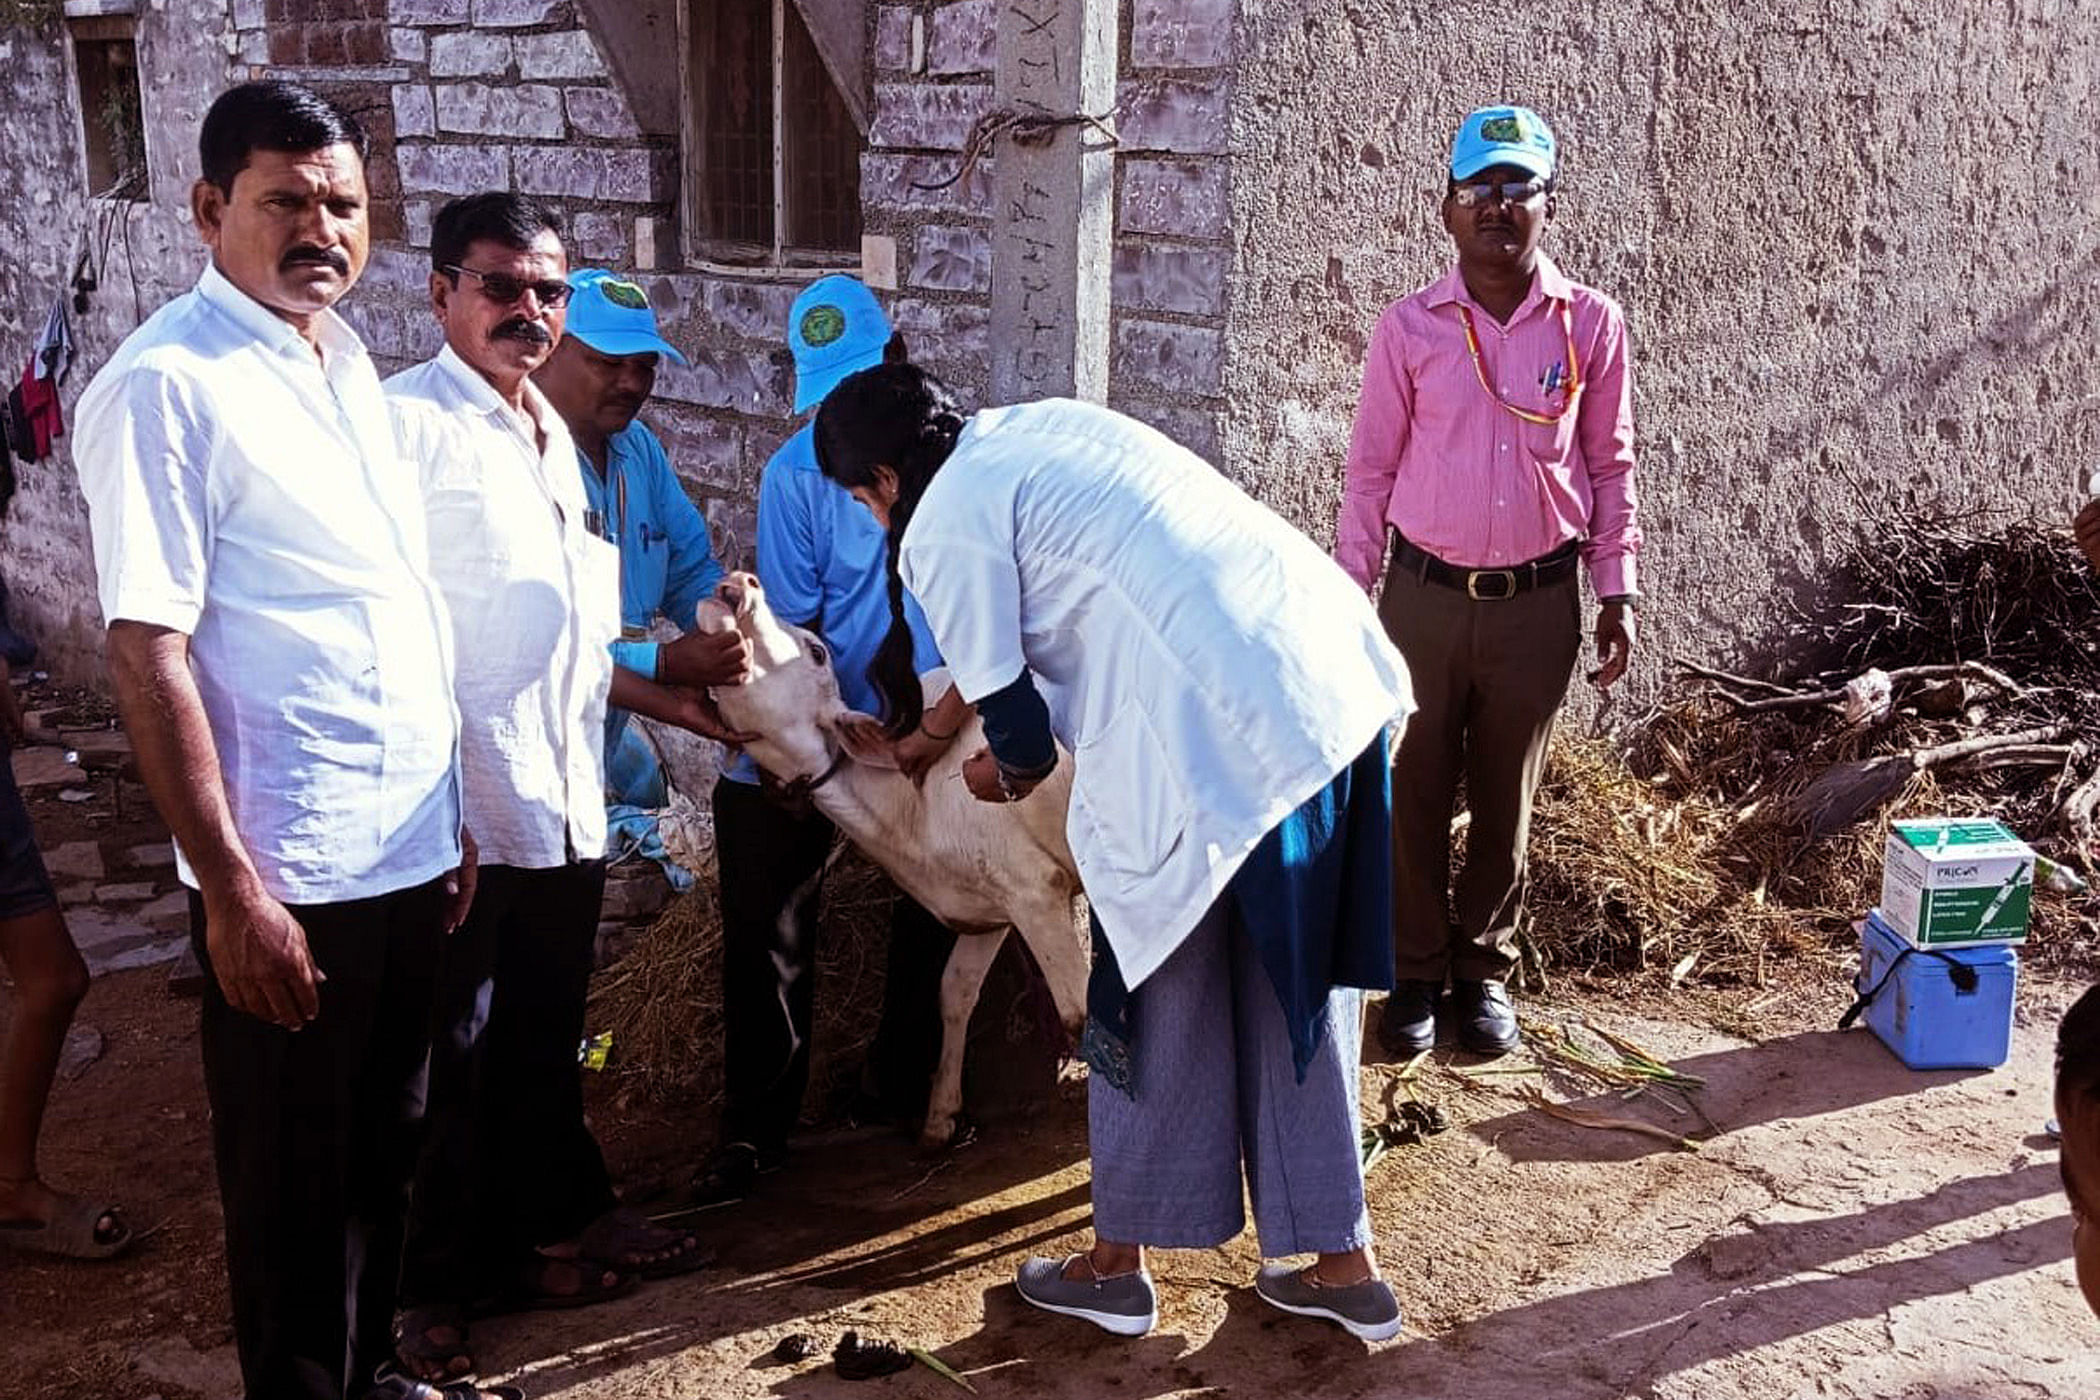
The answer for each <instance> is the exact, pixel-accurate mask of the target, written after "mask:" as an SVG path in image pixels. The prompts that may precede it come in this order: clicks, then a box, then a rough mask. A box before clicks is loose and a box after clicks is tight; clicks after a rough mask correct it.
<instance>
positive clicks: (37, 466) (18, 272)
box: [0, 0, 232, 683]
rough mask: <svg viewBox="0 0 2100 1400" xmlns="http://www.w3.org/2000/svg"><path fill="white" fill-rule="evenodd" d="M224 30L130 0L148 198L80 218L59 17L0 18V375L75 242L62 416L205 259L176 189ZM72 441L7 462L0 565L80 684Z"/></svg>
mask: <svg viewBox="0 0 2100 1400" xmlns="http://www.w3.org/2000/svg"><path fill="white" fill-rule="evenodd" d="M53 8H54V9H56V8H57V7H56V6H55V5H54V6H53ZM231 38H232V35H231V31H230V28H229V25H228V18H227V10H226V5H225V4H224V3H223V0H144V3H141V4H140V6H139V14H138V45H139V49H140V52H141V54H142V55H143V54H145V53H147V52H151V53H152V54H153V55H154V61H153V62H152V63H151V64H150V65H147V64H142V70H141V84H140V87H141V91H140V102H141V106H142V108H143V115H144V119H145V129H146V140H147V168H148V171H149V174H150V177H151V182H152V197H151V199H149V200H146V201H143V202H135V203H134V202H124V203H119V204H102V205H99V207H100V208H101V209H102V210H103V211H104V212H105V213H106V215H107V216H108V217H106V218H92V219H91V217H90V215H91V212H92V210H91V208H90V205H89V201H88V199H87V194H88V193H89V192H88V190H87V189H86V181H87V174H86V170H85V167H84V164H83V159H82V155H81V140H80V120H81V118H80V107H79V101H78V97H77V92H78V88H77V85H76V83H75V80H74V77H73V73H72V69H71V62H72V59H71V49H70V46H69V44H68V42H67V40H66V37H65V34H64V30H63V28H62V27H61V26H60V25H58V24H56V23H52V24H48V25H43V26H37V27H12V28H5V29H0V91H5V92H6V93H7V110H6V116H5V128H4V129H5V133H6V137H7V142H6V148H7V149H6V155H5V158H4V165H0V168H4V169H5V171H6V182H5V191H6V197H5V198H4V199H0V353H4V355H5V357H6V358H5V359H4V360H0V376H4V379H5V383H6V385H7V386H8V387H11V386H12V385H13V384H14V383H15V382H16V381H17V380H19V379H20V377H21V374H22V369H23V366H24V365H25V364H26V362H27V360H28V357H29V350H30V344H31V341H32V340H33V338H34V337H35V336H36V334H37V333H38V331H39V330H40V329H41V328H42V326H43V323H44V315H45V313H46V312H47V311H48V310H49V309H50V306H51V303H52V301H53V300H54V299H55V298H57V297H58V296H59V295H61V294H62V293H64V292H66V291H67V290H68V281H69V277H70V274H71V271H72V267H71V262H72V259H73V258H74V257H75V256H76V255H77V253H78V252H79V251H80V249H81V248H83V247H86V248H87V249H88V250H89V253H90V262H91V266H92V268H93V270H94V274H95V277H96V280H97V282H98V283H99V286H98V288H97V290H96V291H95V292H94V293H92V294H91V297H90V300H89V305H88V310H87V312H86V313H85V314H78V315H73V316H72V318H71V319H72V329H73V336H74V339H75V342H76V345H77V349H78V354H77V357H76V359H75V361H74V367H73V372H72V374H71V376H70V377H69V378H68V379H67V380H66V382H65V384H64V385H63V386H62V388H61V405H62V409H63V412H64V414H65V419H66V422H67V424H68V425H69V426H70V424H71V423H72V411H73V405H74V403H75V402H76V401H77V400H78V399H79V397H80V392H81V390H83V389H85V388H86V387H87V384H88V380H89V379H90V378H91V377H92V376H93V373H94V371H95V369H96V368H97V367H98V366H100V365H101V363H102V362H103V361H104V360H105V359H107V358H108V357H109V354H110V352H111V351H112V350H114V349H115V348H116V346H117V344H118V342H120V341H121V340H122V339H123V338H124V337H125V336H126V335H128V334H129V333H130V332H131V330H132V328H133V327H134V326H136V325H137V324H138V322H139V320H140V319H141V315H142V313H143V314H144V315H151V314H152V312H153V310H154V308H156V307H158V306H159V305H160V304H161V303H162V302H164V301H166V300H167V299H168V298H169V297H171V296H174V295H176V294H177V293H178V292H181V291H183V290H185V289H186V288H187V287H188V286H189V285H190V283H191V282H193V281H194V280H195V279H196V276H197V273H198V272H199V270H201V269H202V267H203V266H204V252H203V248H202V246H201V245H200V244H198V242H197V240H196V236H195V234H194V232H193V230H192V229H191V227H190V223H189V216H188V212H187V211H188V205H189V198H188V193H189V187H190V184H191V182H192V181H194V180H195V179H196V177H197V153H196V138H197V126H198V123H199V122H200V121H201V120H202V119H203V115H204V108H205V106H206V105H207V104H208V103H209V102H210V101H211V99H212V97H213V96H215V95H216V94H217V93H218V91H219V90H220V89H221V88H223V87H225V86H226V84H227V82H228V74H229V73H230V72H231V71H232V66H231V65H232V54H231V47H232V45H231ZM68 311H69V313H70V312H71V307H70V305H69V306H68ZM71 447H72V439H71V438H70V437H66V438H61V439H59V440H58V442H57V443H56V444H55V446H54V451H53V453H52V455H51V456H49V457H46V458H45V459H44V460H43V461H41V462H35V463H19V462H18V463H17V464H16V468H15V470H16V476H17V479H18V486H17V489H16V493H15V498H14V501H13V503H12V504H11V505H10V507H9V509H8V513H7V517H6V519H5V521H4V522H0V574H4V575H5V577H6V579H7V583H8V586H9V589H10V592H11V595H12V596H11V599H10V608H11V613H12V616H13V618H14V619H15V621H16V622H17V623H18V624H19V625H21V626H22V627H23V629H24V630H25V631H26V632H28V633H29V635H30V636H32V637H34V638H35V639H36V641H37V642H38V644H39V645H40V646H41V647H42V649H43V655H42V658H41V660H40V662H39V664H40V665H41V666H44V667H46V668H48V669H49V670H51V671H52V672H53V673H54V674H57V675H60V676H62V677H64V678H66V679H68V680H71V681H75V682H80V683H93V682H95V681H97V680H98V679H99V678H100V676H101V666H102V658H101V638H102V622H101V610H100V608H99V607H98V606H97V605H96V602H95V569H94V556H93V552H92V550H91V548H90V546H89V542H88V534H87V508H86V506H85V505H84V504H83V502H82V501H81V498H80V490H79V486H78V483H77V478H76V477H75V474H74V469H73V458H72V452H71Z"/></svg>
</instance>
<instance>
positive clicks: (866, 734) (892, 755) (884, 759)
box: [837, 710, 897, 768]
mask: <svg viewBox="0 0 2100 1400" xmlns="http://www.w3.org/2000/svg"><path fill="white" fill-rule="evenodd" d="M837 728H838V734H839V742H840V743H842V744H844V745H845V746H846V752H847V753H850V754H852V755H853V757H854V759H855V760H856V761H857V762H860V763H865V764H867V765H868V766H869V767H870V768H895V767H897V751H896V749H895V747H894V746H893V745H892V744H891V741H890V736H889V731H887V730H885V729H884V728H883V727H882V721H881V720H879V719H877V718H875V716H873V715H865V714H862V713H861V712H860V711H859V710H848V711H846V712H845V713H844V714H842V715H840V716H839V717H838V720H837Z"/></svg>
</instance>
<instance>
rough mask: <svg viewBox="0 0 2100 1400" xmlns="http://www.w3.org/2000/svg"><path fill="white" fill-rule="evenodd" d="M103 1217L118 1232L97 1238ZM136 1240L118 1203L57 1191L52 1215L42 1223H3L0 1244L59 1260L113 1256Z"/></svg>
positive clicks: (1, 1224) (1, 1223)
mask: <svg viewBox="0 0 2100 1400" xmlns="http://www.w3.org/2000/svg"><path fill="white" fill-rule="evenodd" d="M104 1216H108V1217H109V1219H110V1220H111V1221H112V1222H113V1223H114V1224H115V1225H116V1234H115V1235H114V1236H112V1237H111V1238H109V1239H106V1240H98V1239H96V1238H95V1226H96V1225H97V1224H98V1223H99V1222H100V1221H101V1220H102V1218H103V1217H104ZM134 1239H135V1236H134V1235H133V1234H132V1232H131V1227H130V1226H129V1225H127V1224H125V1223H124V1215H123V1213H122V1212H121V1211H119V1210H118V1209H117V1208H116V1207H115V1206H113V1205H96V1204H95V1203H94V1202H92V1201H86V1200H83V1199H81V1198H80V1197H78V1196H68V1195H65V1194H63V1193H58V1204H57V1206H56V1208H55V1209H53V1211H52V1212H51V1218H50V1219H49V1220H46V1221H45V1222H43V1223H42V1224H41V1225H39V1224H38V1223H37V1222H36V1221H34V1220H11V1221H4V1222H0V1245H6V1246H10V1247H12V1248H15V1249H19V1250H24V1251H27V1252H28V1253H31V1254H49V1255H53V1256H55V1257H57V1258H60V1259H113V1258H115V1257H116V1256H117V1255H119V1254H122V1253H123V1252H124V1251H125V1250H127V1249H129V1248H130V1247H131V1245H132V1243H133V1241H134Z"/></svg>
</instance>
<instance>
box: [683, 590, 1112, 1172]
mask: <svg viewBox="0 0 2100 1400" xmlns="http://www.w3.org/2000/svg"><path fill="white" fill-rule="evenodd" d="M695 622H696V625H697V626H698V628H699V629H700V630H701V631H703V632H716V631H726V630H728V629H730V628H737V629H740V630H741V631H742V632H743V634H744V635H745V637H747V638H748V639H749V640H750V642H751V679H750V680H749V681H748V682H746V683H745V684H743V685H738V686H718V687H716V688H715V690H714V698H715V703H716V704H717V706H719V707H720V709H721V711H722V717H723V718H724V719H725V720H727V721H728V722H729V723H730V724H731V725H732V726H733V727H735V728H737V729H740V730H743V731H745V732H747V733H752V734H757V735H759V736H760V737H759V738H757V739H755V740H753V741H752V742H751V743H750V745H749V749H750V752H751V756H752V757H753V758H754V759H756V760H757V762H758V764H759V766H760V767H762V768H764V769H765V770H766V772H767V773H769V774H771V775H772V776H773V777H774V778H775V779H777V780H779V781H780V782H781V783H782V784H784V785H785V786H786V787H787V788H788V789H789V791H790V792H796V793H806V794H807V796H808V798H809V800H810V802H811V803H812V804H814V805H815V807H816V808H817V810H818V811H820V812H822V813H823V814H824V815H825V816H827V817H829V818H830V819H831V820H832V821H833V822H834V823H836V824H837V826H838V828H839V829H840V830H841V831H843V832H845V833H846V836H847V838H848V839H849V840H851V841H852V842H853V844H854V845H856V846H858V847H860V849H861V850H863V851H865V852H866V853H867V854H868V856H869V857H870V858H871V859H873V860H874V861H875V862H876V863H877V864H878V865H880V866H881V867H882V868H883V869H884V870H886V871H888V872H889V874H890V876H891V878H892V879H894V880H895V881H896V882H897V884H898V885H899V886H901V887H902V888H903V889H904V890H905V891H906V892H907V893H908V894H910V895H911V897H912V898H914V899H916V900H918V901H919V903H920V904H922V905H924V906H925V907H926V908H927V909H928V910H930V911H932V913H933V914H934V916H935V917H936V918H938V919H940V921H941V922H942V923H944V924H946V925H947V926H948V927H950V928H952V929H954V930H955V931H956V933H957V934H958V935H960V936H959V937H957V938H956V940H955V952H954V953H953V954H952V955H951V956H950V957H949V959H948V966H947V969H946V971H945V972H943V973H942V975H941V1059H940V1065H939V1067H938V1068H937V1069H936V1070H935V1071H934V1078H933V1090H932V1093H931V1094H930V1095H929V1097H928V1100H927V1108H926V1123H925V1127H924V1128H923V1130H922V1131H921V1133H920V1141H921V1142H922V1143H923V1144H925V1145H927V1146H929V1147H937V1146H941V1145H943V1144H946V1143H947V1142H949V1141H950V1140H951V1139H952V1138H953V1137H954V1135H955V1125H956V1114H957V1113H958V1112H960V1111H961V1108H962V1061H963V1042H964V1039H965V1033H966V1032H967V1031H968V1029H969V1025H970V1013H971V1011H972V1010H973V1009H974V1008H975V1007H976V1005H977V995H978V992H979V991H980V990H981V989H982V988H983V985H984V977H985V973H986V972H987V971H989V970H990V968H991V965H992V959H993V958H994V957H996V956H997V955H998V952H999V946H1000V944H1001V943H1003V942H1004V941H1005V939H1006V931H1007V929H1009V928H1013V929H1015V930H1018V931H1019V933H1020V935H1021V940H1022V942H1024V943H1026V944H1027V945H1028V951H1029V952H1031V953H1033V954H1034V955H1035V962H1036V966H1037V967H1039V968H1041V969H1042V971H1043V977H1044V979H1045V980H1046V981H1047V982H1048V983H1049V985H1050V995H1051V996H1052V998H1054V999H1055V1001H1056V1003H1057V1011H1058V1015H1059V1016H1060V1017H1061V1018H1062V1019H1063V1021H1064V1025H1065V1029H1066V1031H1067V1032H1068V1033H1070V1034H1072V1035H1074V1036H1076V1035H1077V1034H1078V1032H1079V1027H1080V1023H1081V1021H1082V1020H1083V1019H1084V1017H1085V1014H1086V977H1087V958H1086V944H1085V942H1084V933H1085V928H1086V925H1085V923H1084V922H1083V920H1081V919H1078V918H1075V909H1074V904H1073V900H1074V897H1075V896H1076V895H1078V894H1079V872H1078V870H1077V868H1076V867H1075V866H1074V865H1073V863H1072V850H1071V847H1070V846H1069V845H1068V844H1067V843H1066V840H1065V807H1066V804H1067V803H1068V802H1069V801H1070V799H1071V795H1072V760H1071V758H1070V756H1069V755H1064V754H1060V756H1059V763H1058V766H1057V769H1056V771H1055V772H1053V773H1052V774H1051V776H1050V777H1049V778H1048V779H1046V780H1045V781H1044V782H1043V783H1042V784H1041V785H1040V786H1039V787H1037V788H1036V789H1035V790H1034V791H1033V792H1031V793H1029V794H1028V796H1027V797H1025V798H1023V799H1022V800H1021V801H1019V802H1015V803H1009V804H995V803H986V802H979V801H978V800H977V799H976V798H974V797H972V796H970V793H969V789H967V788H965V787H964V786H963V781H962V765H963V760H964V759H966V758H968V757H969V756H970V755H971V754H972V753H974V752H976V751H977V750H978V749H979V748H982V747H983V745H984V730H983V727H982V726H981V725H980V724H979V723H978V721H977V719H976V717H975V716H974V715H973V716H971V718H970V719H969V720H968V722H967V723H966V724H965V726H964V728H963V730H962V732H961V733H960V734H959V735H958V736H957V737H956V741H955V742H954V743H953V744H952V745H950V746H949V748H948V751H947V752H946V753H945V754H943V755H942V756H941V758H940V760H939V761H938V762H936V763H935V764H934V766H933V768H932V769H931V771H929V772H928V773H927V774H926V776H925V780H924V783H923V785H915V784H913V782H912V781H911V779H909V778H907V777H905V776H904V774H903V773H901V772H899V771H898V770H897V768H896V766H895V764H894V763H888V762H885V761H884V760H885V759H886V757H887V754H886V751H885V750H882V749H881V748H880V747H879V746H876V747H874V748H870V747H869V746H868V745H866V744H864V743H860V742H856V741H855V739H854V738H853V736H852V734H851V730H852V728H853V726H854V724H855V723H856V722H858V721H866V720H867V716H865V715H860V714H856V713H855V712H853V711H851V710H848V709H847V708H846V704H845V701H844V700H842V699H841V698H840V696H839V687H838V678H837V677H836V676H834V675H833V674H832V671H831V657H830V655H829V652H828V650H827V648H826V647H825V645H824V643H823V642H822V641H821V640H820V639H819V638H818V637H817V636H815V635H814V634H813V633H811V632H808V631H806V630H804V629H803V628H800V627H792V626H789V625H787V624H786V623H783V622H781V621H780V619H779V618H777V617H775V616H774V615H773V610H772V609H771V608H769V607H767V606H766V600H765V594H764V591H763V590H762V589H761V588H760V587H759V583H758V580H757V579H756V578H754V577H753V576H752V575H750V574H747V573H734V574H731V575H729V576H728V577H727V578H725V579H724V580H723V581H722V583H721V584H720V586H719V587H718V588H717V590H716V594H715V596H714V597H712V598H708V599H705V600H703V601H702V602H701V604H700V607H699V613H698V617H697V618H696V619H695ZM940 679H941V680H945V677H941V678H940ZM932 698H933V695H932V694H931V693H929V695H928V700H929V702H930V701H931V700H932Z"/></svg>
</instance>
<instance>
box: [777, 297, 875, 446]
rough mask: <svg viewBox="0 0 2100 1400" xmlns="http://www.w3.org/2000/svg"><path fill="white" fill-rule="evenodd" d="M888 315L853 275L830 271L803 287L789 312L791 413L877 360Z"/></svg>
mask: <svg viewBox="0 0 2100 1400" xmlns="http://www.w3.org/2000/svg"><path fill="white" fill-rule="evenodd" d="M889 343H890V318H889V317H887V316H885V315H883V314H882V304H881V303H880V302H878V301H876V300H875V294H874V293H873V292H871V291H869V290H868V289H867V286H866V285H865V284H864V283H862V282H861V281H860V279H859V278H856V277H847V276H844V275H843V274H839V273H834V274H833V275H831V276H829V277H819V278H818V279H817V280H816V281H814V282H812V283H810V284H809V286H808V287H806V288H804V289H803V292H802V295H801V296H799V297H796V298H795V304H794V306H792V307H790V308H789V310H788V348H789V349H790V350H792V351H794V352H795V412H797V413H800V412H802V411H803V410H804V409H810V408H815V407H816V406H817V405H818V404H820V403H822V402H824V396H825V395H826V394H828V393H830V392H831V391H832V390H833V389H835V388H837V387H838V382H839V381H840V380H841V379H844V378H845V377H846V376H847V375H849V374H853V373H856V372H857V371H860V370H864V369H869V368H871V367H873V366H875V365H879V364H881V363H882V352H883V348H884V347H885V346H887V345H888V344H889Z"/></svg>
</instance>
